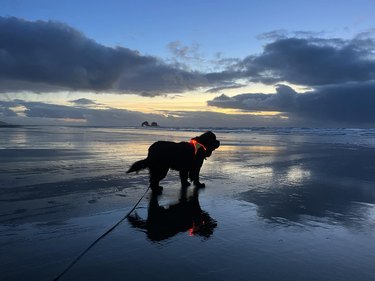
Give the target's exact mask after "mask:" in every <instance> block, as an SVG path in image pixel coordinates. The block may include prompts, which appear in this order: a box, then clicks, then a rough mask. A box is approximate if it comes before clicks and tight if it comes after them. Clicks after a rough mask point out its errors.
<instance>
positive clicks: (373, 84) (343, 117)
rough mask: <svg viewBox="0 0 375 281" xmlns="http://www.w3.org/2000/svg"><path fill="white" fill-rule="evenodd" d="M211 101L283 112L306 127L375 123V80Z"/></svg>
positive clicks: (283, 88) (280, 87)
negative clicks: (304, 90)
mask: <svg viewBox="0 0 375 281" xmlns="http://www.w3.org/2000/svg"><path fill="white" fill-rule="evenodd" d="M207 103H208V105H210V106H215V107H220V108H233V109H242V110H246V111H279V112H281V113H282V114H283V115H284V116H286V117H289V118H290V119H291V122H292V121H293V120H294V121H297V120H299V121H302V120H303V121H304V125H305V126H308V125H309V123H310V124H311V123H312V122H314V124H315V122H320V123H321V124H326V125H329V123H335V124H346V125H348V124H350V125H355V126H366V125H367V126H369V125H371V124H375V110H374V105H375V81H370V82H365V83H358V82H355V83H346V84H338V85H326V86H319V87H316V88H315V89H314V90H312V91H309V92H304V93H298V92H296V91H294V90H293V89H292V88H291V87H289V86H286V85H277V87H276V94H264V93H258V94H240V95H236V96H233V97H228V96H226V95H221V96H219V97H216V98H214V99H213V100H210V101H208V102H207ZM309 120H310V121H309Z"/></svg>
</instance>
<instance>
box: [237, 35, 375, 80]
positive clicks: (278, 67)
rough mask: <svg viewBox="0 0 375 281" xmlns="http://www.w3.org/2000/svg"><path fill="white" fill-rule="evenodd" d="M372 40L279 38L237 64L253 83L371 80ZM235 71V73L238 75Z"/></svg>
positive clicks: (374, 43) (373, 70)
mask: <svg viewBox="0 0 375 281" xmlns="http://www.w3.org/2000/svg"><path fill="white" fill-rule="evenodd" d="M374 51H375V40H374V39H371V38H369V37H367V38H354V39H352V40H342V39H319V38H282V39H278V40H276V41H274V42H272V43H269V44H267V45H266V46H265V47H264V51H263V53H261V54H260V55H254V56H249V57H247V58H245V59H244V60H243V61H242V62H241V63H239V64H238V65H237V67H238V70H240V71H239V74H240V75H241V76H242V77H243V78H248V79H249V80H251V81H254V82H262V83H266V84H273V83H278V82H289V83H294V84H299V85H308V86H318V85H327V84H338V83H346V82H354V81H356V82H360V81H368V80H373V79H375V60H374V56H373V53H374ZM238 70H237V72H238Z"/></svg>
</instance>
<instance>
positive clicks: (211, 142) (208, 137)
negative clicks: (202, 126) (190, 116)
mask: <svg viewBox="0 0 375 281" xmlns="http://www.w3.org/2000/svg"><path fill="white" fill-rule="evenodd" d="M194 139H195V140H197V141H198V142H200V143H201V144H203V145H204V146H205V147H206V157H210V156H211V154H212V151H214V150H215V149H216V148H218V147H219V146H220V141H218V140H217V139H216V135H215V134H214V133H213V132H211V131H208V132H205V133H204V134H202V135H200V136H199V137H195V138H194Z"/></svg>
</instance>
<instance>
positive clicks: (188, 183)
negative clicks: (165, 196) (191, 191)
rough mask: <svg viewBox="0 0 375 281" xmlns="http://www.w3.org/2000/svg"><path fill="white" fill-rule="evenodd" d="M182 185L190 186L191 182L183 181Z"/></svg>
mask: <svg viewBox="0 0 375 281" xmlns="http://www.w3.org/2000/svg"><path fill="white" fill-rule="evenodd" d="M181 186H182V187H183V188H185V187H188V186H190V182H188V181H185V182H182V183H181Z"/></svg>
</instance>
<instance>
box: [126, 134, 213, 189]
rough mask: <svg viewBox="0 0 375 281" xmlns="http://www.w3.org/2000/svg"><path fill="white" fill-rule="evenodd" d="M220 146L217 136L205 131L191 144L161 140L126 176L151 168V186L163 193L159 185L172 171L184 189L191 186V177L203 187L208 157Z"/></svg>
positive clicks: (192, 140) (196, 184) (195, 183)
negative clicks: (203, 170)
mask: <svg viewBox="0 0 375 281" xmlns="http://www.w3.org/2000/svg"><path fill="white" fill-rule="evenodd" d="M219 146H220V142H219V141H218V140H216V136H215V134H214V133H212V132H211V131H208V132H205V133H204V134H202V135H200V136H199V137H195V138H193V139H191V141H190V142H180V143H175V142H169V141H158V142H155V143H154V144H152V145H151V146H150V148H149V149H148V156H147V158H146V159H144V160H140V161H137V162H135V163H134V164H133V165H132V166H131V167H130V169H129V170H128V171H127V173H131V172H138V171H139V170H142V169H146V168H148V169H149V171H150V186H151V189H152V190H153V191H159V192H160V191H161V190H162V187H161V186H159V182H160V181H161V180H162V179H163V178H165V176H166V175H167V173H168V170H169V169H173V170H177V171H179V172H180V179H181V184H182V187H187V186H189V185H190V183H189V182H188V178H190V180H191V181H192V182H193V183H194V185H195V186H197V187H204V186H205V185H204V183H200V182H199V172H200V169H201V166H202V164H203V161H204V159H205V158H206V157H209V156H211V154H212V151H214V150H215V149H216V148H218V147H219Z"/></svg>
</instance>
